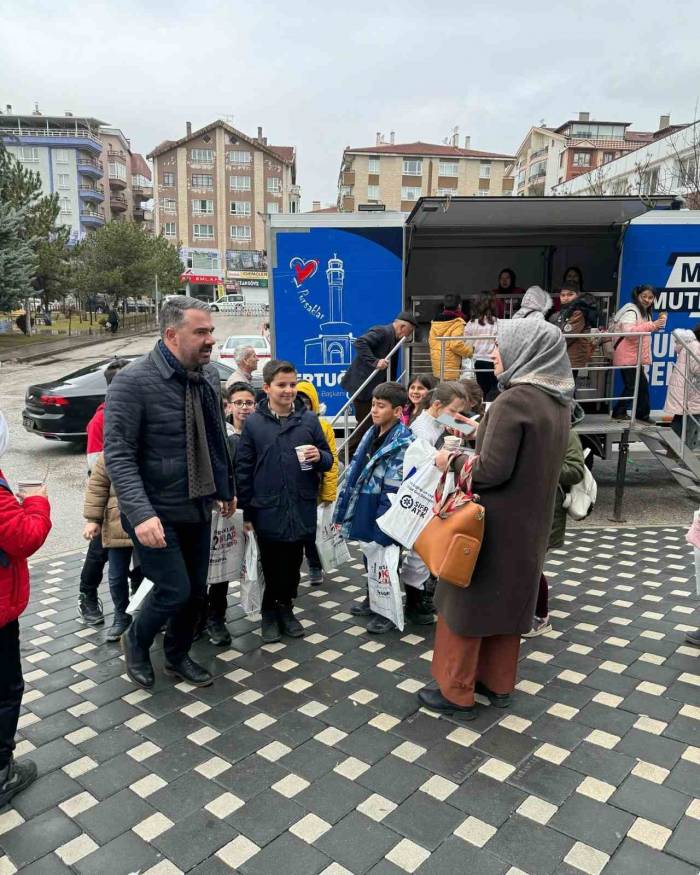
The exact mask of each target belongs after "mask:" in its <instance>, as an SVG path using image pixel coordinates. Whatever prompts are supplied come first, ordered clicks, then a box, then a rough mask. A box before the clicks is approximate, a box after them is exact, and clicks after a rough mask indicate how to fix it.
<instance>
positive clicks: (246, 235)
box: [229, 225, 251, 240]
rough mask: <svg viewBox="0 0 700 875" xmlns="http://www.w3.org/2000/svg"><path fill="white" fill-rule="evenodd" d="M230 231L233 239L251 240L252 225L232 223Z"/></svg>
mask: <svg viewBox="0 0 700 875" xmlns="http://www.w3.org/2000/svg"><path fill="white" fill-rule="evenodd" d="M229 233H230V235H231V239H232V240H250V238H251V233H250V225H231V227H230V228H229Z"/></svg>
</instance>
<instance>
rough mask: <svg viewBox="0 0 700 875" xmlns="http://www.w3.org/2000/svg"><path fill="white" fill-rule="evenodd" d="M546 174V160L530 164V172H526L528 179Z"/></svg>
mask: <svg viewBox="0 0 700 875" xmlns="http://www.w3.org/2000/svg"><path fill="white" fill-rule="evenodd" d="M546 175H547V162H546V161H536V162H535V163H534V164H531V165H530V172H529V173H528V178H529V179H536V178H539V177H540V176H546Z"/></svg>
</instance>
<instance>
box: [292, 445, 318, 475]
mask: <svg viewBox="0 0 700 875" xmlns="http://www.w3.org/2000/svg"><path fill="white" fill-rule="evenodd" d="M311 447H312V445H311V444H301V445H300V446H298V447H294V449H295V450H296V453H297V459H299V465H300V467H301V470H302V471H311V470H312V468H313V467H314V463H313V462H310V461H309V460H308V459H307V458H306V451H307V450H310V449H311Z"/></svg>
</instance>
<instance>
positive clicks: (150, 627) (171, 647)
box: [105, 295, 235, 687]
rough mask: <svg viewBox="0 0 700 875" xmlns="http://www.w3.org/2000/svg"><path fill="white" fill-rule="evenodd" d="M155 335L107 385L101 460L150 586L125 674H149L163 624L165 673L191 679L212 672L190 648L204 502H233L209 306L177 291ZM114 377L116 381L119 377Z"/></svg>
mask: <svg viewBox="0 0 700 875" xmlns="http://www.w3.org/2000/svg"><path fill="white" fill-rule="evenodd" d="M160 331H161V340H159V341H158V343H157V344H156V346H155V348H154V349H153V350H152V351H151V352H150V353H149V354H148V355H147V356H144V357H143V358H141V359H138V360H137V361H136V362H134V363H133V364H131V365H129V366H128V367H127V368H124V369H123V371H122V372H121V373H120V375H119V377H120V379H119V380H114V382H113V383H112V384H111V386H110V387H109V390H108V393H107V394H108V398H107V404H106V406H105V463H106V466H107V473H108V474H109V477H110V479H111V481H112V483H113V484H114V488H115V491H116V493H117V498H118V500H119V506H120V508H121V511H122V522H123V525H124V528H125V530H126V531H127V532H128V533H129V536H130V537H131V539H132V540H133V541H134V543H137V542H138V545H139V548H138V550H139V556H140V559H141V567H142V569H143V572H144V574H145V576H146V577H147V578H149V579H150V580H152V581H153V584H154V587H153V591H152V592H151V593H150V594H149V595H148V596H147V599H146V601H145V603H144V605H143V607H142V608H141V611H140V612H139V614H138V615H137V616H136V619H135V620H134V622H133V623H132V624H131V626H130V627H129V629H128V630H127V632H125V633H124V635H123V636H122V647H123V649H124V655H125V657H126V667H127V672H128V674H129V677H130V678H131V679H132V680H133V681H134V682H135V683H137V684H139V685H141V686H143V687H151V686H153V684H154V682H155V677H154V673H153V666H152V665H151V661H150V657H149V649H150V647H151V644H152V643H153V639H154V638H155V636H156V634H157V633H158V631H159V630H160V629H161V628H162V626H163V624H164V623H166V622H167V624H168V626H167V631H166V635H165V639H164V642H163V649H164V651H165V657H166V660H165V671H166V673H167V674H170V675H173V676H175V677H179V678H181V679H182V680H185V681H187V682H188V683H190V684H193V685H194V686H207V685H208V684H210V683H211V674H210V673H209V672H208V671H207V670H206V669H204V668H202V666H200V665H198V664H197V663H196V662H194V661H193V660H192V659H191V658H190V656H189V649H190V647H191V645H192V637H193V634H194V626H195V622H196V620H197V617H198V616H199V615H200V613H201V609H202V604H203V602H204V600H205V598H206V580H207V569H208V563H209V547H210V525H211V508H212V504H213V501H214V500H215V499H218V500H219V501H221V502H222V510H223V513H224V515H227V516H229V515H230V514H232V513H233V512H234V510H235V497H234V496H235V489H234V478H233V465H232V463H231V455H230V450H229V446H228V442H227V440H226V423H225V420H224V412H223V405H222V402H221V389H220V384H219V378H218V373H217V371H216V369H215V368H214V367H212V366H211V365H210V364H209V362H210V359H211V350H212V347H213V346H214V336H213V332H214V326H213V323H212V320H211V314H210V311H209V306H208V305H207V304H205V303H203V302H202V301H198V300H196V299H194V298H188V297H184V296H182V295H176V296H174V297H173V298H171V299H170V300H169V301H168V302H167V303H165V304H164V305H163V308H162V309H161V312H160ZM117 384H118V385H117Z"/></svg>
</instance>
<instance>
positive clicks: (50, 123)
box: [0, 105, 150, 243]
mask: <svg viewBox="0 0 700 875" xmlns="http://www.w3.org/2000/svg"><path fill="white" fill-rule="evenodd" d="M0 140H2V142H3V143H4V145H5V147H6V148H7V150H8V152H11V153H12V154H13V155H15V156H16V157H17V158H18V159H19V160H20V161H21V162H22V163H23V164H24V165H25V166H26V167H27V168H29V169H31V170H33V171H35V172H37V173H39V175H40V177H41V181H42V188H43V191H44V192H46V193H47V194H53V193H55V192H57V193H58V196H59V205H60V208H61V212H60V214H59V216H58V220H57V223H58V224H60V225H65V226H67V227H68V228H69V229H70V239H71V242H72V243H76V242H77V241H78V240H81V239H82V238H83V237H85V235H86V234H88V233H90V232H91V231H94V230H95V229H96V228H100V227H102V226H103V225H104V224H105V222H108V221H113V220H115V221H124V220H125V219H138V218H139V217H138V215H137V212H138V211H136V212H135V208H136V204H137V203H138V204H139V205H140V201H135V200H134V196H133V190H132V166H138V167H139V168H140V172H141V174H142V175H144V178H145V177H146V176H149V175H150V171H149V170H148V165H146V163H145V161H144V160H143V158H142V157H141V156H140V155H137V154H136V153H132V151H131V146H130V144H129V140H128V139H127V138H126V137H125V136H124V134H123V133H122V131H120V130H119V129H118V128H111V127H108V126H107V125H106V124H105V122H102V121H100V120H99V119H96V118H91V117H90V118H88V117H84V118H78V117H76V116H74V115H73V114H72V113H70V112H67V113H65V114H64V115H62V116H47V115H44V114H43V113H41V112H40V111H39V108H38V106H36V105H35V109H34V112H32V113H30V114H29V115H17V114H14V113H13V112H12V107H11V106H9V105H8V106H6V107H5V112H4V113H2V112H0ZM138 159H140V161H141V162H142V164H141V163H139V162H138ZM134 162H136V164H135V165H134Z"/></svg>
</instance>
